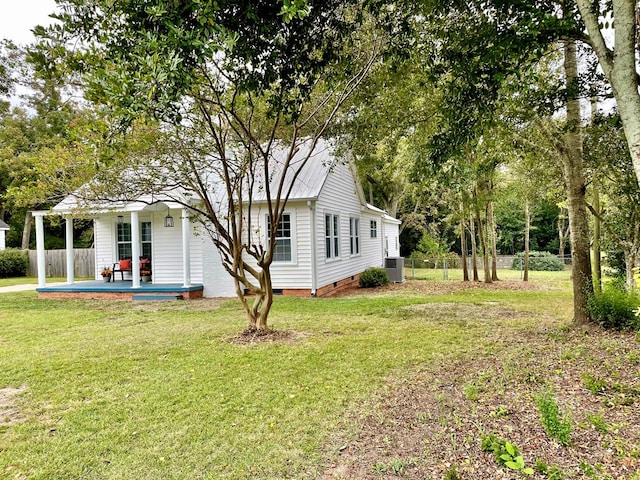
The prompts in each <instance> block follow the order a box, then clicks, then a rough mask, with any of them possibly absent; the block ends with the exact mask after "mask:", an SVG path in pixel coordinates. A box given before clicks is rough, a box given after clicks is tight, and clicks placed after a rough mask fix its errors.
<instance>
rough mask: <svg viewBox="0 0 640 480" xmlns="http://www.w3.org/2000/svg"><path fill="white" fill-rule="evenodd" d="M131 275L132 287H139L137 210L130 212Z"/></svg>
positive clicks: (138, 226) (138, 224)
mask: <svg viewBox="0 0 640 480" xmlns="http://www.w3.org/2000/svg"><path fill="white" fill-rule="evenodd" d="M131 275H132V277H133V283H132V285H131V287H132V288H140V221H139V218H138V212H131Z"/></svg>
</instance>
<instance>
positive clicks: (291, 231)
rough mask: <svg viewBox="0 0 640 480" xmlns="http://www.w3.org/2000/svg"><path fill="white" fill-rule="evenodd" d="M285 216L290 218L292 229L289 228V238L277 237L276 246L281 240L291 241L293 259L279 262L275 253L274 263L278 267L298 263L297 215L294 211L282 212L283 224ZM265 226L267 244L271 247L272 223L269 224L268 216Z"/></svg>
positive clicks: (290, 249)
mask: <svg viewBox="0 0 640 480" xmlns="http://www.w3.org/2000/svg"><path fill="white" fill-rule="evenodd" d="M285 216H289V223H290V227H289V235H290V236H289V237H276V244H277V242H278V240H279V239H287V240H289V245H290V247H289V251H290V255H291V259H290V260H277V259H276V255H275V251H274V255H273V263H274V264H278V265H295V264H296V263H297V257H296V255H297V252H296V228H295V227H296V215H295V212H294V211H291V212H289V211H286V212H282V215H281V217H280V221H281V222H282V221H283V220H284V217H285ZM264 224H265V226H266V228H265V244H266V245H267V246H268V245H269V227H270V222H269V215H268V214H266V215H265V216H264ZM276 234H277V232H276Z"/></svg>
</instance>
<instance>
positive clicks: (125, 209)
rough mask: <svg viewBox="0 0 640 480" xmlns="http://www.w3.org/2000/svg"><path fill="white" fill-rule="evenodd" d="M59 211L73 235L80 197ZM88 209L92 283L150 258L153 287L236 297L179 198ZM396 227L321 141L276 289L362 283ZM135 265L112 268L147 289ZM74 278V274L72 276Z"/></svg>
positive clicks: (309, 291)
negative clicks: (110, 270) (92, 247)
mask: <svg viewBox="0 0 640 480" xmlns="http://www.w3.org/2000/svg"><path fill="white" fill-rule="evenodd" d="M264 200H265V199H264V198H263V199H260V198H254V208H253V210H252V211H254V215H255V218H254V219H253V222H254V223H253V224H254V225H257V228H258V230H259V231H266V222H267V218H268V217H267V214H266V209H265V210H261V209H260V205H261V202H264ZM45 214H47V213H45V212H34V215H35V218H36V237H37V244H38V247H37V248H38V253H39V254H40V250H42V255H43V256H44V248H43V246H42V245H43V239H42V238H41V237H42V236H43V233H42V216H43V215H45ZM53 214H58V215H64V216H65V217H66V218H67V224H68V225H67V231H68V232H69V230H70V229H71V227H72V218H73V216H74V215H75V214H77V204H76V200H75V198H74V197H73V196H70V197H68V198H66V199H65V200H64V201H62V202H61V203H59V204H58V205H56V206H55V207H54V208H53ZM85 214H86V213H85ZM90 214H91V216H92V217H93V218H94V242H95V252H96V253H95V261H96V280H100V279H101V277H100V271H101V270H102V269H103V267H112V266H113V265H114V264H116V268H117V267H118V265H117V263H118V262H119V261H120V260H122V259H126V258H129V259H130V258H134V259H136V258H139V257H146V258H150V259H151V264H152V284H153V285H154V286H156V287H161V286H163V285H166V286H168V285H176V284H178V285H181V286H182V287H193V286H199V285H201V286H202V295H203V296H205V297H224V296H234V295H235V287H234V283H233V280H232V278H231V276H230V275H229V274H228V273H227V272H226V271H225V270H224V268H223V267H222V263H221V260H220V256H219V254H218V252H217V249H216V247H215V246H214V244H213V242H212V240H211V238H210V237H209V235H208V234H207V233H206V232H204V231H203V230H204V229H203V228H202V226H201V225H200V224H199V223H197V222H192V220H191V218H190V212H189V211H188V209H186V208H183V207H182V206H181V205H179V204H177V203H173V202H171V201H168V200H167V201H156V202H155V203H152V204H149V199H145V201H138V202H132V203H127V204H119V205H109V206H107V207H105V205H101V206H99V207H98V206H95V208H94V209H93V211H91V212H90ZM174 218H175V219H176V220H175V221H174ZM177 219H179V221H178V220H177ZM399 225H400V221H399V220H396V219H394V218H391V217H390V216H388V215H387V214H386V213H385V212H384V211H382V210H380V209H378V208H376V207H374V206H372V205H369V204H367V202H366V201H365V197H364V193H363V190H362V187H361V185H360V182H359V181H358V178H357V175H356V173H355V171H354V169H353V167H352V166H351V165H350V164H349V163H348V162H343V161H338V159H336V158H335V157H334V156H333V154H332V149H331V148H330V147H329V145H328V144H327V143H320V144H319V145H318V146H317V147H316V149H315V150H314V152H313V155H312V157H311V160H310V161H309V163H308V164H307V165H306V167H305V169H304V170H303V172H302V173H301V175H300V176H299V177H298V178H297V180H296V182H295V184H294V188H293V190H292V193H291V195H290V197H289V201H288V203H287V206H286V209H285V211H284V215H283V218H282V221H281V228H280V234H281V236H280V237H279V238H278V240H277V242H278V243H277V250H276V255H275V260H274V262H273V264H272V266H271V274H272V283H273V290H274V293H276V294H279V293H282V294H286V295H315V296H322V295H326V294H327V293H329V292H331V291H333V290H335V289H339V288H341V287H344V286H346V285H350V284H353V283H355V282H357V280H358V277H359V275H360V273H362V272H363V271H364V270H366V269H367V268H369V267H383V266H384V259H385V257H397V256H399V253H400V245H399V238H398V235H399ZM71 235H72V230H71ZM68 238H69V237H68ZM71 238H72V236H71ZM67 241H68V243H69V240H67ZM71 243H72V242H71ZM67 252H68V253H67V264H68V269H70V270H71V271H73V265H72V263H73V262H72V259H71V260H70V258H69V257H73V255H72V253H73V252H72V247H71V248H68V249H67ZM43 264H44V262H43ZM38 266H39V267H40V262H38ZM137 267H138V266H137V265H133V268H132V271H131V272H126V273H125V274H124V275H123V274H121V273H118V272H115V277H114V280H115V284H124V282H121V279H122V277H124V279H125V280H130V282H129V283H127V284H126V285H127V287H128V288H132V289H136V288H140V287H141V286H143V287H146V285H141V282H140V278H141V277H140V272H139V270H138V268H137ZM38 273H39V284H40V285H39V286H40V287H41V288H43V287H45V286H46V284H45V281H46V279H45V278H44V272H40V269H39V270H38ZM73 281H74V279H73V277H72V275H71V276H68V278H67V283H69V284H73ZM115 284H114V285H115ZM111 287H113V285H111ZM39 291H40V290H39Z"/></svg>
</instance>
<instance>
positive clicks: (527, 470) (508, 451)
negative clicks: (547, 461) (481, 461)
mask: <svg viewBox="0 0 640 480" xmlns="http://www.w3.org/2000/svg"><path fill="white" fill-rule="evenodd" d="M481 442H482V443H481V447H482V450H484V451H485V452H492V453H493V455H494V456H495V457H496V461H497V462H498V464H499V465H502V466H504V467H507V468H510V469H512V470H518V471H520V472H522V473H524V474H526V475H533V468H531V467H526V466H525V463H524V458H523V457H522V455H520V452H519V451H518V447H516V446H515V445H514V444H512V443H511V442H508V441H507V440H502V439H499V438H498V437H496V436H495V435H494V434H492V433H490V434H489V435H486V436H484V437H482V439H481Z"/></svg>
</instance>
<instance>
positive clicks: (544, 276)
mask: <svg viewBox="0 0 640 480" xmlns="http://www.w3.org/2000/svg"><path fill="white" fill-rule="evenodd" d="M445 275H446V277H447V278H446V280H452V281H462V269H460V268H457V269H456V268H453V269H447V271H446V273H445V272H444V271H443V270H442V269H441V268H439V269H433V268H411V267H405V276H406V277H407V278H409V279H416V280H445ZM478 275H479V277H480V280H483V279H484V271H483V270H482V268H479V269H478ZM469 276H470V277H471V278H473V272H472V271H471V270H469ZM498 278H499V279H500V280H509V281H520V280H522V272H520V270H509V269H499V270H498ZM529 281H530V282H537V283H543V284H545V285H548V286H550V287H558V288H570V287H571V270H565V271H563V272H537V271H529Z"/></svg>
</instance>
